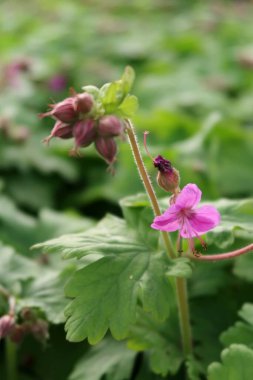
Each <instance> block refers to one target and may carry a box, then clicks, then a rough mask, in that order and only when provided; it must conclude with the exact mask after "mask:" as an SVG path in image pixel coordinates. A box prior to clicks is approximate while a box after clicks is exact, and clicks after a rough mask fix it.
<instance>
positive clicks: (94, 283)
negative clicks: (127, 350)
mask: <svg viewBox="0 0 253 380" xmlns="http://www.w3.org/2000/svg"><path fill="white" fill-rule="evenodd" d="M37 247H40V248H43V249H45V250H46V251H54V252H62V253H63V255H64V257H65V258H78V259H80V258H83V257H85V256H87V255H93V257H95V258H94V260H93V262H92V263H88V265H86V266H85V267H83V268H81V269H79V270H78V271H76V272H75V274H74V275H73V277H72V278H71V280H70V281H69V282H68V284H67V286H66V289H65V292H66V296H67V297H70V298H74V300H73V301H72V302H71V303H70V304H69V305H68V306H67V308H66V316H67V322H66V329H67V338H68V339H69V340H71V341H80V340H82V339H85V338H86V337H88V340H89V342H90V343H92V344H94V343H96V342H98V341H99V340H101V339H102V338H103V336H104V335H105V333H106V331H107V329H108V328H109V329H110V330H111V332H112V335H113V336H114V337H115V338H116V339H122V338H124V337H125V336H126V335H127V333H128V329H129V326H130V325H131V323H133V322H134V320H135V317H136V306H137V302H138V299H139V300H140V302H141V304H142V305H143V308H144V310H146V311H148V312H150V313H152V314H153V315H154V317H155V318H157V319H159V320H163V319H165V318H166V317H167V316H168V314H169V310H170V303H169V302H168V300H169V299H170V298H171V299H173V290H172V286H171V284H170V282H169V280H168V279H166V271H167V269H168V266H169V265H170V261H169V260H168V259H167V257H166V256H165V255H164V254H160V253H159V252H157V251H156V250H154V248H153V249H152V248H151V247H150V246H149V245H147V244H145V241H144V240H142V239H139V237H138V233H137V234H136V231H134V230H131V229H130V228H129V227H128V226H127V224H126V222H125V221H123V220H122V219H120V218H117V217H113V216H111V215H108V216H107V217H105V218H104V219H103V220H102V221H101V222H100V223H98V225H97V226H96V227H95V228H92V229H90V230H88V231H87V232H85V233H83V234H73V235H67V236H63V237H62V238H59V239H54V240H51V241H48V242H45V243H42V244H39V245H37Z"/></svg>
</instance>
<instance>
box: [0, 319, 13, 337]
mask: <svg viewBox="0 0 253 380" xmlns="http://www.w3.org/2000/svg"><path fill="white" fill-rule="evenodd" d="M14 325H15V318H14V316H13V315H9V314H6V315H4V316H2V317H1V318H0V339H1V338H5V337H6V336H8V335H9V334H10V333H11V331H12V330H13V327H14Z"/></svg>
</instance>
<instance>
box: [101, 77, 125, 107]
mask: <svg viewBox="0 0 253 380" xmlns="http://www.w3.org/2000/svg"><path fill="white" fill-rule="evenodd" d="M124 97H125V94H124V89H123V86H122V82H121V81H117V82H112V83H106V84H105V85H104V86H103V87H102V88H101V89H100V99H101V101H102V104H103V106H104V109H105V113H113V112H114V111H115V109H116V107H117V106H118V105H119V104H120V103H121V102H122V100H123V99H124Z"/></svg>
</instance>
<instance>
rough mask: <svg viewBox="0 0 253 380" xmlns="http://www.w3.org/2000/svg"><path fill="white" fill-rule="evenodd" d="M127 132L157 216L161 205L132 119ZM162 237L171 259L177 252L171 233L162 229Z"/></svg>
mask: <svg viewBox="0 0 253 380" xmlns="http://www.w3.org/2000/svg"><path fill="white" fill-rule="evenodd" d="M127 134H128V137H129V141H130V145H131V148H132V152H133V156H134V159H135V162H136V166H137V168H138V171H139V174H140V177H141V179H142V181H143V185H144V187H145V190H146V192H147V194H148V196H149V199H150V202H151V205H152V207H153V210H154V214H155V215H156V216H158V215H161V211H160V207H159V204H158V201H157V198H156V195H155V191H154V189H153V186H152V183H151V181H150V178H149V176H148V173H147V170H146V168H145V165H144V163H143V160H142V157H141V153H140V149H139V146H138V143H137V138H136V135H135V133H134V127H133V125H132V123H131V122H130V120H127ZM162 237H163V240H164V244H165V247H166V249H167V252H168V254H169V256H170V258H171V259H173V258H175V257H176V254H175V251H174V248H173V245H172V243H171V240H170V237H169V235H168V234H167V233H166V232H165V231H162Z"/></svg>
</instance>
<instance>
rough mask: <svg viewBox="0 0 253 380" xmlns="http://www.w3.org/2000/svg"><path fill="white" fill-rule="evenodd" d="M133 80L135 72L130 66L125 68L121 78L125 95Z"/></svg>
mask: <svg viewBox="0 0 253 380" xmlns="http://www.w3.org/2000/svg"><path fill="white" fill-rule="evenodd" d="M134 79H135V72H134V69H133V68H132V67H131V66H126V68H125V70H124V73H123V75H122V77H121V81H122V83H123V88H124V92H125V94H128V93H129V91H130V90H131V88H132V86H133V83H134Z"/></svg>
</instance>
